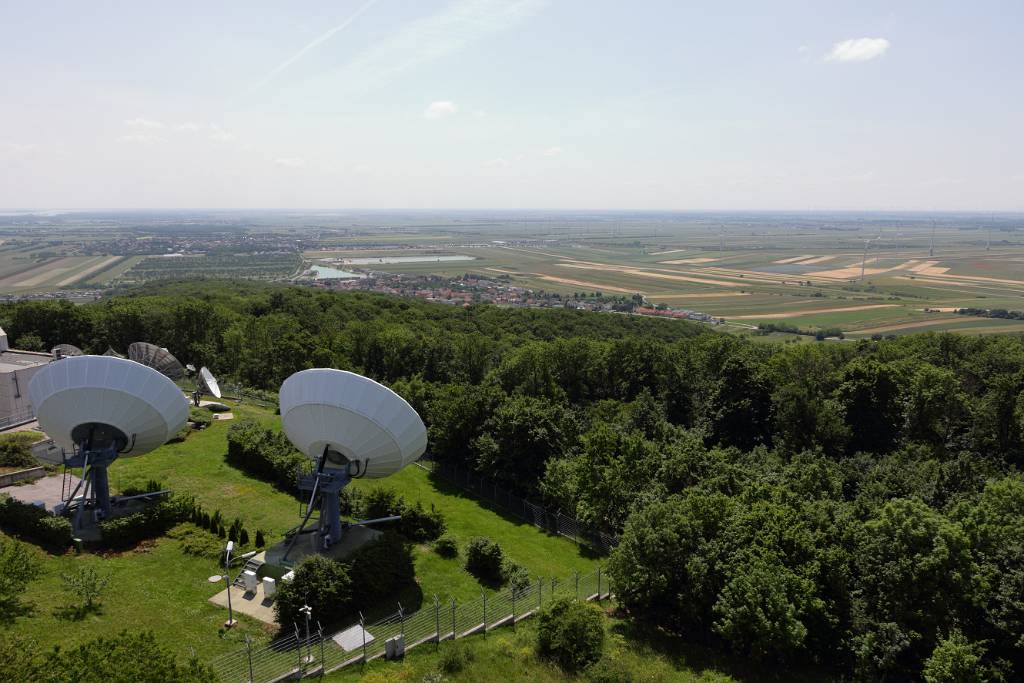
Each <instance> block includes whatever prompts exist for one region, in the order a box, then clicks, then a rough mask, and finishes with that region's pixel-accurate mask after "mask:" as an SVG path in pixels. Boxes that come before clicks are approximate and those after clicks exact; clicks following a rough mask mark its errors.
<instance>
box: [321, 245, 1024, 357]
mask: <svg viewBox="0 0 1024 683" xmlns="http://www.w3.org/2000/svg"><path fill="white" fill-rule="evenodd" d="M757 227H758V228H760V227H761V226H760V225H757ZM574 231H575V232H574ZM567 232H568V233H569V235H568V236H567V234H566V233H567ZM651 232H654V233H655V234H653V235H652V234H650V233H651ZM666 232H669V233H670V234H669V235H665V233H666ZM978 232H979V231H970V230H967V229H964V228H963V227H962V226H957V227H955V228H954V227H953V226H946V227H943V228H941V229H937V230H936V232H935V236H934V238H933V237H932V236H931V234H930V231H929V230H928V229H927V228H926V227H924V226H921V227H920V228H919V229H917V230H914V229H911V228H908V227H906V226H903V227H900V228H899V229H898V230H897V228H896V227H888V228H887V227H884V226H883V227H881V228H880V227H878V226H871V227H870V228H868V227H864V228H861V229H859V230H853V229H849V230H842V231H837V232H834V233H831V232H828V231H825V230H815V229H811V228H800V229H792V230H783V229H778V228H776V230H775V231H770V230H761V229H749V228H748V229H747V230H746V231H740V230H736V229H734V228H732V227H730V228H729V230H727V231H725V232H724V233H723V234H719V233H718V232H714V233H712V232H711V231H710V230H705V231H699V230H696V229H692V228H690V229H686V228H680V229H678V231H666V230H664V229H662V228H658V229H655V230H645V229H643V227H642V226H639V225H636V226H632V227H626V228H619V229H617V230H616V229H605V230H603V231H602V230H601V229H599V228H596V227H592V228H591V229H589V230H588V229H585V228H573V229H563V230H561V231H559V229H558V228H557V227H556V226H548V228H546V229H541V228H537V229H536V233H535V234H527V235H526V236H524V235H521V234H517V235H513V234H512V233H507V232H504V231H500V230H499V231H497V232H495V233H491V234H485V233H483V232H481V233H479V234H463V235H462V237H463V240H462V245H461V246H460V244H459V243H458V242H457V241H455V240H450V241H449V242H448V243H447V244H444V245H440V244H436V243H433V244H428V243H420V244H416V245H415V246H408V247H406V248H397V247H389V248H387V249H377V250H374V249H369V248H366V247H365V246H363V247H358V248H355V247H354V248H353V249H351V250H349V249H346V248H344V246H341V245H338V246H337V247H334V248H332V249H331V250H330V251H324V252H319V251H316V252H306V254H305V257H306V258H307V259H319V258H331V259H346V258H358V257H390V258H391V259H394V258H395V257H401V256H403V255H405V256H416V255H423V254H431V255H446V256H452V255H463V256H466V257H471V259H472V260H463V261H449V262H419V263H377V264H372V265H356V266H354V267H355V268H356V269H357V270H359V269H361V270H364V271H366V270H370V271H373V272H382V273H405V274H409V275H416V276H424V275H438V276H444V277H458V276H461V275H463V274H465V273H474V274H477V275H480V276H483V277H487V278H490V279H493V280H495V281H498V282H504V283H506V284H510V285H516V286H521V287H527V288H530V289H533V290H535V291H539V290H543V291H546V292H555V293H559V294H561V295H563V296H569V297H573V296H574V295H575V294H580V293H582V294H593V293H595V292H600V293H602V294H604V295H608V296H623V297H627V298H628V297H631V296H632V295H634V294H640V295H642V296H643V297H644V298H645V300H646V301H648V302H649V303H651V304H664V305H666V306H669V307H671V308H674V309H689V310H695V311H699V312H702V313H706V314H709V315H712V316H714V317H716V318H723V319H724V320H725V321H726V322H728V323H735V324H731V325H729V326H728V327H727V329H731V330H733V331H739V332H744V331H746V332H748V333H749V330H750V329H751V328H756V327H757V326H759V325H762V324H769V323H771V324H776V325H778V324H784V325H788V326H793V327H799V328H801V329H804V330H809V331H814V330H824V329H830V330H834V329H838V330H841V331H842V332H844V333H845V334H847V335H848V336H851V337H858V336H870V335H873V334H901V333H904V332H910V331H919V330H936V331H937V330H951V331H959V332H964V333H970V334H992V333H1000V332H1019V331H1020V330H1021V325H1020V324H1019V321H1013V320H999V319H994V318H984V317H973V318H968V317H966V316H963V315H957V314H955V313H954V311H955V309H957V308H977V309H983V310H984V309H1000V308H1001V309H1007V310H1022V309H1024V239H1022V238H1021V237H1019V236H1018V235H1019V234H1020V233H1019V232H1010V233H1009V237H1010V238H1007V239H1000V240H995V239H993V240H992V242H991V243H989V242H987V241H986V240H985V239H978V237H979V235H978V234H977V233H978ZM981 234H982V235H983V234H984V233H981ZM933 240H934V242H933ZM865 241H866V242H867V246H866V247H865ZM862 269H863V275H862ZM794 337H795V335H789V338H790V339H793V338H794Z"/></svg>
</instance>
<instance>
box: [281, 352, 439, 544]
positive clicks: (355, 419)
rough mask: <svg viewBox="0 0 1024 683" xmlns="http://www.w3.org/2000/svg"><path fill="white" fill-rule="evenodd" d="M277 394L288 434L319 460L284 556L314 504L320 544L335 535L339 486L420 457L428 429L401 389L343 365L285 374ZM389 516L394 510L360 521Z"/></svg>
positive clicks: (306, 480)
mask: <svg viewBox="0 0 1024 683" xmlns="http://www.w3.org/2000/svg"><path fill="white" fill-rule="evenodd" d="M279 395H280V406H281V423H282V425H283V427H284V433H285V435H286V436H287V437H288V439H289V440H290V441H291V442H292V443H293V444H294V445H295V447H296V448H298V449H299V450H300V451H302V452H303V453H304V454H305V455H306V456H308V457H309V458H311V459H312V460H314V461H315V463H316V466H315V468H314V471H313V473H312V474H310V475H307V476H305V477H303V478H302V479H301V480H300V482H299V488H300V490H303V491H309V492H310V498H309V504H308V506H307V509H306V515H305V518H304V519H303V520H302V524H300V525H299V528H298V530H297V531H296V532H295V534H294V535H293V536H292V539H291V542H290V544H289V546H288V549H287V550H286V551H285V553H284V557H285V558H287V556H288V552H289V551H290V550H291V548H292V546H294V544H295V541H296V540H297V539H298V537H299V535H300V534H301V533H302V530H303V529H304V528H305V525H306V523H307V522H308V521H309V518H310V516H311V515H312V513H313V510H314V509H317V508H319V510H320V521H319V528H318V539H320V546H319V547H321V548H323V549H326V548H329V547H330V546H331V545H333V544H336V543H338V541H339V540H341V535H342V524H341V499H340V494H341V490H342V489H343V488H344V487H345V486H346V485H348V483H349V482H350V481H351V480H352V479H355V478H358V477H367V478H370V479H380V478H382V477H387V476H390V475H392V474H394V473H395V472H398V471H399V470H400V469H402V468H403V467H405V466H406V465H408V464H409V463H411V462H413V461H414V460H416V459H417V458H419V457H420V456H421V455H422V454H423V451H424V450H426V448H427V430H426V428H425V427H424V426H423V421H422V420H421V419H420V416H419V415H417V414H416V411H415V410H413V408H412V406H410V405H409V404H408V403H406V401H405V399H403V398H402V397H401V396H399V395H398V394H396V393H395V392H393V391H391V390H390V389H388V388H387V387H385V386H384V385H382V384H378V383H377V382H374V381H373V380H372V379H369V378H367V377H363V376H362V375H357V374H354V373H351V372H345V371H344V370H332V369H323V368H319V369H314V370H303V371H301V372H297V373H295V374H294V375H292V376H291V377H289V378H288V379H286V380H285V381H284V384H282V385H281V391H280V394H279ZM391 519H395V518H393V517H387V518H383V519H380V520H369V521H364V522H360V523H359V524H369V523H372V522H378V521H387V520H391Z"/></svg>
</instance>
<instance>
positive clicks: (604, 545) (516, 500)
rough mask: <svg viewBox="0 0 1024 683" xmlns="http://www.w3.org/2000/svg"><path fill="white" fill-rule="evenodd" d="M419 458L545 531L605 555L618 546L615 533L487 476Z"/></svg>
mask: <svg viewBox="0 0 1024 683" xmlns="http://www.w3.org/2000/svg"><path fill="white" fill-rule="evenodd" d="M421 461H422V462H424V463H425V465H424V466H425V467H427V468H428V469H430V470H431V471H432V472H434V473H436V474H438V475H439V476H441V477H443V478H444V479H445V480H447V481H449V482H451V483H452V484H454V485H456V486H458V487H459V488H461V489H463V490H464V491H468V492H470V493H472V494H473V495H475V496H477V497H478V498H482V499H484V500H486V501H488V502H490V503H493V504H494V505H496V506H497V507H499V508H501V509H503V510H505V511H506V512H509V513H511V514H512V515H515V516H516V517H519V518H520V519H523V520H525V521H527V522H530V523H531V524H533V525H535V526H537V527H539V528H541V529H544V530H545V531H549V532H551V533H553V534H558V535H559V536H564V537H565V538H569V539H572V540H573V541H574V542H576V543H577V544H583V545H587V546H589V547H591V548H592V549H593V550H596V551H597V552H599V553H601V554H602V555H607V554H608V553H610V552H611V551H612V549H613V548H614V547H615V546H616V545H618V538H616V537H615V536H612V535H611V534H608V533H605V532H604V531H601V530H600V529H598V528H596V527H594V526H592V525H590V524H586V523H584V522H581V521H579V520H578V519H576V518H574V517H570V516H569V515H565V514H562V513H561V512H551V511H549V510H548V509H547V508H545V507H544V506H542V505H538V504H536V503H533V502H531V501H529V500H526V499H525V498H520V497H519V496H516V495H514V494H513V493H511V492H509V491H507V490H505V489H503V488H501V487H500V486H499V485H498V483H497V482H496V481H494V480H493V479H490V478H489V477H484V476H481V475H479V474H476V473H475V472H472V471H470V470H469V469H467V468H465V467H461V466H459V465H456V464H452V463H446V462H444V461H439V460H435V459H433V458H431V457H430V456H424V457H423V458H421Z"/></svg>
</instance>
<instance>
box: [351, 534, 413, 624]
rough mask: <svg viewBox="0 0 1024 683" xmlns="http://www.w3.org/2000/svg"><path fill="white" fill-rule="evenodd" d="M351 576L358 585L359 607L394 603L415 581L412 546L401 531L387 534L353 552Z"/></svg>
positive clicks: (356, 589) (365, 607) (356, 604)
mask: <svg viewBox="0 0 1024 683" xmlns="http://www.w3.org/2000/svg"><path fill="white" fill-rule="evenodd" d="M349 576H351V577H352V585H353V586H354V587H355V598H354V603H355V607H356V608H357V609H364V610H365V609H367V608H370V607H373V606H375V605H378V604H380V603H393V602H394V601H396V600H397V599H398V595H399V594H400V593H401V592H402V591H403V590H405V589H406V588H408V587H410V586H413V585H415V583H416V567H415V563H414V562H413V557H412V549H411V548H410V547H409V545H408V543H406V541H405V539H403V538H402V537H401V536H399V535H398V534H395V533H385V534H384V535H383V536H381V537H380V538H379V539H378V540H376V541H374V542H373V543H369V544H367V545H365V546H363V547H362V548H360V549H359V550H358V551H357V552H356V553H355V554H354V555H352V557H351V560H350V563H349Z"/></svg>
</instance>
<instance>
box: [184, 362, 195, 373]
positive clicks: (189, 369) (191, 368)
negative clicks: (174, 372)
mask: <svg viewBox="0 0 1024 683" xmlns="http://www.w3.org/2000/svg"><path fill="white" fill-rule="evenodd" d="M195 371H196V366H194V365H192V364H191V363H185V372H187V373H188V374H190V375H191V374H192V373H193V372H195Z"/></svg>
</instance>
